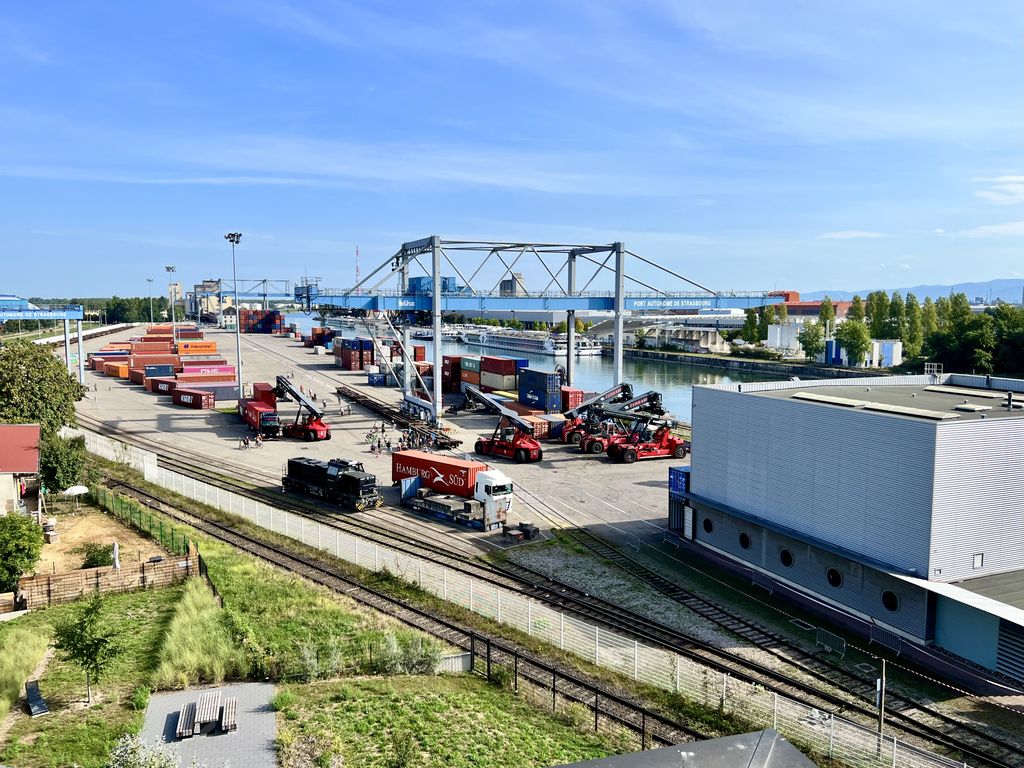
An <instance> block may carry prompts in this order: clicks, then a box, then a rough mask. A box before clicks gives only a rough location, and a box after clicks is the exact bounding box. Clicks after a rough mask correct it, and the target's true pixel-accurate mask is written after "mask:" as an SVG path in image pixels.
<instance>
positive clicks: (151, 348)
mask: <svg viewBox="0 0 1024 768" xmlns="http://www.w3.org/2000/svg"><path fill="white" fill-rule="evenodd" d="M131 351H132V354H138V355H169V354H170V353H171V343H170V342H169V341H168V342H163V341H140V342H138V343H135V344H132V350H131Z"/></svg>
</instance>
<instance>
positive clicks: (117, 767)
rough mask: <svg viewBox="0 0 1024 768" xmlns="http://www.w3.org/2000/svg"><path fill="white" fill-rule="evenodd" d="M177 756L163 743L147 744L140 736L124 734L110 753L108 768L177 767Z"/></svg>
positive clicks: (178, 760)
mask: <svg viewBox="0 0 1024 768" xmlns="http://www.w3.org/2000/svg"><path fill="white" fill-rule="evenodd" d="M180 765H181V758H179V757H178V756H177V755H176V754H175V753H174V752H173V751H172V750H171V748H170V747H169V746H167V745H165V744H159V743H157V744H153V745H152V746H150V745H147V744H146V743H145V742H144V741H143V740H142V737H140V736H136V735H134V734H130V733H129V734H125V735H124V736H122V737H121V740H120V741H118V742H117V746H115V747H114V749H113V751H112V752H111V753H110V763H109V766H110V768H179V766H180Z"/></svg>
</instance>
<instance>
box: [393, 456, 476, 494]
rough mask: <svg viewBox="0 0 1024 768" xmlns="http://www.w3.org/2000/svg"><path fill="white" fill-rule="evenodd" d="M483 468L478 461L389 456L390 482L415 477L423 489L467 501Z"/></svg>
mask: <svg viewBox="0 0 1024 768" xmlns="http://www.w3.org/2000/svg"><path fill="white" fill-rule="evenodd" d="M482 469H487V465H486V464H484V463H482V462H479V461H467V460H465V459H455V458H451V457H449V456H441V455H438V454H435V453H426V452H424V451H398V452H396V453H393V454H391V480H392V482H397V481H399V480H404V479H405V478H407V477H418V478H420V482H421V483H422V484H423V486H424V487H426V488H430V489H431V490H434V491H438V492H440V493H450V494H453V495H455V496H462V497H463V498H466V499H469V498H472V496H473V486H474V485H475V484H476V475H477V472H479V471H480V470H482Z"/></svg>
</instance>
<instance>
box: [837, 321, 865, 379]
mask: <svg viewBox="0 0 1024 768" xmlns="http://www.w3.org/2000/svg"><path fill="white" fill-rule="evenodd" d="M836 341H838V342H839V346H841V347H842V348H843V349H845V350H846V359H847V360H848V361H849V363H850V365H851V366H852V367H854V368H856V367H857V366H858V365H860V364H861V363H862V362H863V361H864V358H865V357H866V355H867V353H868V350H869V349H870V348H871V332H870V331H868V327H867V326H866V325H865V324H864V323H862V322H860V321H859V320H847V321H846V322H845V323H843V324H842V325H840V326H839V327H838V328H837V329H836Z"/></svg>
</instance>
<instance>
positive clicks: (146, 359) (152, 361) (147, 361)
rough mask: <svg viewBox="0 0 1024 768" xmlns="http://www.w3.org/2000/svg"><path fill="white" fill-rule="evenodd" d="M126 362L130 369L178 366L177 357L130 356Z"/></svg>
mask: <svg viewBox="0 0 1024 768" xmlns="http://www.w3.org/2000/svg"><path fill="white" fill-rule="evenodd" d="M127 362H128V366H129V367H130V368H145V367H146V366H147V365H180V361H179V360H178V356H177V355H132V356H131V357H129V358H128V360H127Z"/></svg>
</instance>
